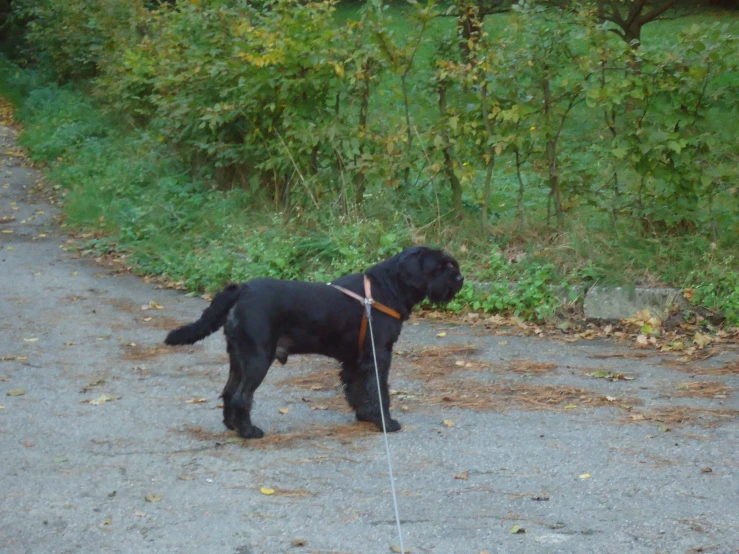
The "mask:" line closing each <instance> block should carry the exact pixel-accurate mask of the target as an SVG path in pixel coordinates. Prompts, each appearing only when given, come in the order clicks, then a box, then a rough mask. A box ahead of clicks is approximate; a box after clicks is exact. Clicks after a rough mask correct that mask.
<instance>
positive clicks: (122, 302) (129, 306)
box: [105, 298, 141, 314]
mask: <svg viewBox="0 0 739 554" xmlns="http://www.w3.org/2000/svg"><path fill="white" fill-rule="evenodd" d="M105 301H106V302H107V303H108V304H110V305H111V306H113V307H114V308H115V309H116V310H118V311H119V312H126V313H129V314H140V313H141V306H139V305H138V304H136V302H133V301H131V300H129V299H127V298H107V299H105Z"/></svg>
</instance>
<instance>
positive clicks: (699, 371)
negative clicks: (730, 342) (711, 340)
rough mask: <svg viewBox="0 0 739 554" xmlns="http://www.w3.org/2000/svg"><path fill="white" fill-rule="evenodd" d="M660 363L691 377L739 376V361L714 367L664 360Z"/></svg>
mask: <svg viewBox="0 0 739 554" xmlns="http://www.w3.org/2000/svg"><path fill="white" fill-rule="evenodd" d="M662 363H663V364H664V365H666V366H667V367H669V368H670V369H676V370H678V371H682V372H683V373H691V374H693V375H739V361H733V362H727V363H725V364H724V365H721V366H716V367H705V366H695V365H693V364H692V363H690V362H678V361H675V360H665V361H663V362H662Z"/></svg>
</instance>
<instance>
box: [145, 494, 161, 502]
mask: <svg viewBox="0 0 739 554" xmlns="http://www.w3.org/2000/svg"><path fill="white" fill-rule="evenodd" d="M161 499H162V495H161V494H147V495H146V496H145V497H144V500H146V501H147V502H159V501H160V500H161Z"/></svg>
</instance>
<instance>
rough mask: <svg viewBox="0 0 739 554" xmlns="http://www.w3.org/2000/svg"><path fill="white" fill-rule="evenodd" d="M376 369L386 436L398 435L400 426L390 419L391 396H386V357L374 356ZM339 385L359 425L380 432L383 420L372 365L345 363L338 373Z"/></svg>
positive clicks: (387, 371)
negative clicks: (371, 424) (394, 433)
mask: <svg viewBox="0 0 739 554" xmlns="http://www.w3.org/2000/svg"><path fill="white" fill-rule="evenodd" d="M377 367H378V369H379V373H380V393H381V394H382V408H383V410H382V411H383V412H384V416H385V429H386V430H387V432H388V433H393V432H395V431H400V428H401V426H400V423H398V422H397V421H396V420H394V419H393V418H392V417H390V394H389V393H388V385H387V379H388V373H389V370H390V356H389V354H387V355H385V353H381V352H378V353H377ZM340 377H341V382H342V383H343V385H344V395H345V396H346V400H347V402H348V403H349V405H350V406H351V407H352V409H353V410H354V413H355V414H356V417H357V420H358V421H369V422H370V423H374V424H375V425H376V426H377V428H378V429H380V430H382V416H381V415H380V401H379V398H378V394H377V376H376V375H375V366H374V362H372V361H369V362H363V363H361V364H349V363H344V364H343V365H342V370H341V374H340Z"/></svg>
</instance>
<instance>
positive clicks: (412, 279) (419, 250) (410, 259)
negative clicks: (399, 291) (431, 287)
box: [398, 246, 431, 295]
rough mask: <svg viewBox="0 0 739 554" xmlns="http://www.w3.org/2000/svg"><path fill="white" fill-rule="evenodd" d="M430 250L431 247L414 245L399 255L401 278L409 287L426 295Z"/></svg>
mask: <svg viewBox="0 0 739 554" xmlns="http://www.w3.org/2000/svg"><path fill="white" fill-rule="evenodd" d="M429 252H431V249H429V248H426V247H425V246H414V247H413V248H407V249H406V250H403V252H401V253H400V254H399V255H398V273H399V276H400V278H401V280H402V281H403V283H404V284H405V285H406V286H407V287H409V288H411V289H413V290H415V291H418V292H420V293H423V294H424V295H425V293H426V288H427V287H428V278H427V276H426V270H427V268H426V267H425V266H426V265H427V263H428V260H427V257H428V255H429Z"/></svg>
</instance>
